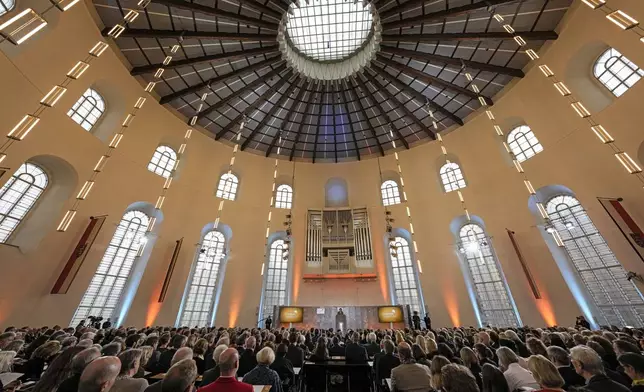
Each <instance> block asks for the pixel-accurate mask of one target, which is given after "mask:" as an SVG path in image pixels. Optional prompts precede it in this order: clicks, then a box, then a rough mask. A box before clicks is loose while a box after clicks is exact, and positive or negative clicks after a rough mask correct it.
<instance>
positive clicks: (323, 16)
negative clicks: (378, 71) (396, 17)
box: [286, 0, 373, 61]
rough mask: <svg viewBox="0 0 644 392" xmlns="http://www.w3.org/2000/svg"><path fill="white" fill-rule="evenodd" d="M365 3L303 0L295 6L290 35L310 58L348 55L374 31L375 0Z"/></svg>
mask: <svg viewBox="0 0 644 392" xmlns="http://www.w3.org/2000/svg"><path fill="white" fill-rule="evenodd" d="M362 4H363V3H362V1H360V0H359V1H357V2H355V3H354V1H352V0H306V1H305V0H302V1H300V7H296V6H292V7H293V8H292V11H293V14H292V15H289V17H288V23H287V25H286V31H287V33H288V37H289V39H290V40H291V43H292V44H293V45H294V46H295V48H297V50H298V51H299V52H300V53H302V54H303V55H305V56H307V57H308V58H310V59H313V60H319V61H333V60H342V59H345V58H347V57H349V56H351V55H352V54H353V53H354V52H355V51H357V50H358V49H360V48H361V47H362V45H363V44H364V42H365V41H366V40H367V38H368V37H369V33H370V32H371V26H372V23H373V20H372V15H371V4H368V5H367V6H366V7H363V6H362Z"/></svg>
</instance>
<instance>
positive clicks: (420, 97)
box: [368, 66, 463, 125]
mask: <svg viewBox="0 0 644 392" xmlns="http://www.w3.org/2000/svg"><path fill="white" fill-rule="evenodd" d="M368 69H371V70H372V71H374V72H375V73H377V74H378V75H380V77H382V78H383V79H386V80H387V81H389V83H391V84H392V85H393V86H394V87H395V88H396V89H398V91H400V92H401V93H402V94H405V95H408V96H410V97H411V98H415V99H416V100H417V101H419V102H420V105H424V104H425V103H429V105H430V106H431V107H432V109H434V110H436V111H437V112H439V113H441V114H442V115H444V116H445V117H447V118H449V119H450V120H452V121H454V122H455V123H457V124H458V125H463V120H462V119H461V118H460V117H458V116H457V115H455V114H454V113H452V112H450V111H449V110H447V109H445V108H444V107H442V106H440V105H439V104H437V103H435V102H434V101H432V100H430V99H429V97H426V96H425V95H424V94H423V93H421V92H420V91H417V90H415V89H413V88H412V87H411V86H408V85H406V84H405V83H403V82H401V81H400V80H399V79H397V78H395V77H393V76H392V75H390V74H389V73H388V72H387V71H385V70H384V69H382V68H380V67H377V66H372V67H370V68H368Z"/></svg>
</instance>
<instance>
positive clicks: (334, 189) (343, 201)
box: [324, 177, 349, 207]
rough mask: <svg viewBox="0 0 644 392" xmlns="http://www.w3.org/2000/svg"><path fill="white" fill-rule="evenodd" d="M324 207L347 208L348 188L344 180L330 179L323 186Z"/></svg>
mask: <svg viewBox="0 0 644 392" xmlns="http://www.w3.org/2000/svg"><path fill="white" fill-rule="evenodd" d="M324 205H325V207H348V206H349V187H348V185H347V180H345V179H344V178H339V177H333V178H330V179H329V180H328V181H327V182H326V184H325V185H324Z"/></svg>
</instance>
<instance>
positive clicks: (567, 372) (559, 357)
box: [547, 346, 586, 390]
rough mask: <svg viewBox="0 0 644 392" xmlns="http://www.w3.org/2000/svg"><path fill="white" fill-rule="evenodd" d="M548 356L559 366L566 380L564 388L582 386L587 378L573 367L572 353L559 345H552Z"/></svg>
mask: <svg viewBox="0 0 644 392" xmlns="http://www.w3.org/2000/svg"><path fill="white" fill-rule="evenodd" d="M547 352H548V358H549V359H550V361H552V363H553V364H554V365H555V366H556V367H557V370H558V371H559V374H560V375H561V378H563V380H564V386H563V389H565V390H568V389H570V388H571V387H576V386H582V385H585V384H586V380H584V378H583V377H582V376H580V375H579V374H577V372H576V371H575V369H574V368H573V367H572V364H571V363H570V355H569V354H568V352H567V351H566V350H564V349H563V348H561V347H558V346H550V347H548V349H547Z"/></svg>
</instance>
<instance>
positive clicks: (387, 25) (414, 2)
mask: <svg viewBox="0 0 644 392" xmlns="http://www.w3.org/2000/svg"><path fill="white" fill-rule="evenodd" d="M155 1H156V0H155ZM165 1H167V0H165ZM175 1H176V0H175ZM517 1H518V0H484V1H479V2H477V3H474V4H466V5H463V6H460V7H454V8H448V9H446V10H443V11H438V12H431V13H429V14H426V15H419V16H416V17H413V18H408V19H402V20H396V21H393V22H384V23H383V24H382V29H383V30H391V29H397V28H399V27H407V26H415V25H418V24H420V23H428V22H434V21H437V20H443V19H445V18H449V17H453V16H459V15H464V14H467V13H470V12H472V11H477V10H480V9H485V8H487V7H490V6H495V5H501V4H506V3H515V2H517ZM425 2H426V1H425V0H409V1H408V2H406V3H403V4H402V5H400V6H398V7H394V8H392V9H390V10H388V11H385V12H382V13H380V18H381V19H382V20H383V21H384V20H386V19H388V18H391V17H392V16H396V15H402V13H403V12H405V11H411V10H413V9H416V8H419V7H422V6H423V4H425ZM490 17H491V15H490Z"/></svg>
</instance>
